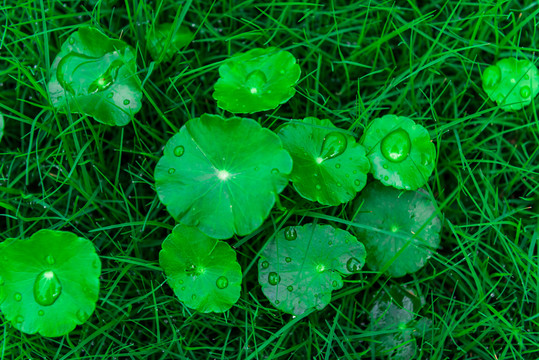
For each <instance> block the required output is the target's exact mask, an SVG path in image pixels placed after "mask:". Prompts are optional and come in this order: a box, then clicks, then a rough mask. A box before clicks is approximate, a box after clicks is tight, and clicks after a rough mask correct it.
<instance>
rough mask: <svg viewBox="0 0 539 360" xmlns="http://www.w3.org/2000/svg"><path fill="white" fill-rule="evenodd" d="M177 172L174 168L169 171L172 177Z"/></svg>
mask: <svg viewBox="0 0 539 360" xmlns="http://www.w3.org/2000/svg"><path fill="white" fill-rule="evenodd" d="M175 172H176V169H174V168H170V169H168V173H169V174H170V175H172V174H174V173H175Z"/></svg>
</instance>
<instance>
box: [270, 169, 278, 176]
mask: <svg viewBox="0 0 539 360" xmlns="http://www.w3.org/2000/svg"><path fill="white" fill-rule="evenodd" d="M271 173H272V174H273V175H277V174H278V173H279V169H272V170H271Z"/></svg>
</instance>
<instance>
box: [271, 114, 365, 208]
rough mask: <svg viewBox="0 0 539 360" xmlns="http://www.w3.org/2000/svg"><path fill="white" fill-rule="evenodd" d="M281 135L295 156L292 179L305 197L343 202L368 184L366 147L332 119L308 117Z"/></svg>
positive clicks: (288, 126)
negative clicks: (343, 130)
mask: <svg viewBox="0 0 539 360" xmlns="http://www.w3.org/2000/svg"><path fill="white" fill-rule="evenodd" d="M279 136H280V138H281V140H282V141H283V146H284V148H285V149H286V150H288V151H289V152H290V155H292V159H293V161H294V167H293V169H292V174H290V179H291V180H292V182H293V184H294V188H295V189H296V191H297V192H298V193H299V194H300V195H301V196H302V197H303V198H305V199H307V200H310V201H318V202H319V203H321V204H323V205H339V204H342V203H345V202H347V201H350V200H352V199H353V198H354V197H355V196H356V193H357V192H358V191H360V190H361V189H363V187H365V185H366V183H367V173H368V172H369V169H370V164H369V160H368V159H367V157H366V156H365V149H364V147H363V146H362V145H359V144H358V143H356V140H355V139H354V137H353V136H351V135H348V134H345V133H343V132H342V131H340V129H338V128H337V127H335V125H333V124H332V123H331V121H329V120H327V119H326V120H319V119H316V118H313V117H308V118H305V119H304V120H303V122H301V123H293V124H289V125H286V126H284V127H283V128H281V130H280V131H279Z"/></svg>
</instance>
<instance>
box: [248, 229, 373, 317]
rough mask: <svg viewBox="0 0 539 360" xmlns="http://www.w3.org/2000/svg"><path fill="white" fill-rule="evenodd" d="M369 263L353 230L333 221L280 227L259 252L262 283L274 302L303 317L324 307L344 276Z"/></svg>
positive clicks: (284, 309) (260, 279) (259, 277)
mask: <svg viewBox="0 0 539 360" xmlns="http://www.w3.org/2000/svg"><path fill="white" fill-rule="evenodd" d="M364 264H365V247H364V246H363V244H362V243H360V242H359V241H357V239H356V238H355V237H354V236H352V235H351V234H350V233H349V232H347V231H345V230H341V229H336V228H334V227H333V226H331V225H315V224H306V225H304V226H290V227H287V228H285V229H283V230H281V231H279V232H278V233H277V234H276V235H275V237H274V238H272V239H271V240H270V241H269V243H268V245H267V246H266V248H265V249H264V251H263V252H262V254H261V258H260V261H259V262H258V282H259V283H260V285H261V286H262V291H263V292H264V295H266V297H267V298H268V299H269V300H270V302H271V303H272V305H273V306H275V307H276V308H278V309H279V310H282V311H284V312H286V313H289V314H294V315H301V314H303V313H304V312H305V311H307V310H309V309H311V308H315V309H317V310H322V309H323V308H324V307H326V305H327V304H329V303H330V301H331V293H332V291H333V290H338V289H340V288H342V287H343V280H342V277H343V276H348V275H350V274H354V273H357V272H359V271H360V270H361V268H362V267H363V265H364Z"/></svg>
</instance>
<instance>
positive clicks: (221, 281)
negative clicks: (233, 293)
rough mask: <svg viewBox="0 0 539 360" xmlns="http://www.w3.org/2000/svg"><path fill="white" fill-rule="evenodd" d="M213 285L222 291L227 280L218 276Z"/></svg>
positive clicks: (226, 284)
mask: <svg viewBox="0 0 539 360" xmlns="http://www.w3.org/2000/svg"><path fill="white" fill-rule="evenodd" d="M215 285H217V287H218V288H219V289H224V288H226V287H227V286H228V279H227V278H226V277H224V276H219V277H218V278H217V281H216V282H215Z"/></svg>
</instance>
